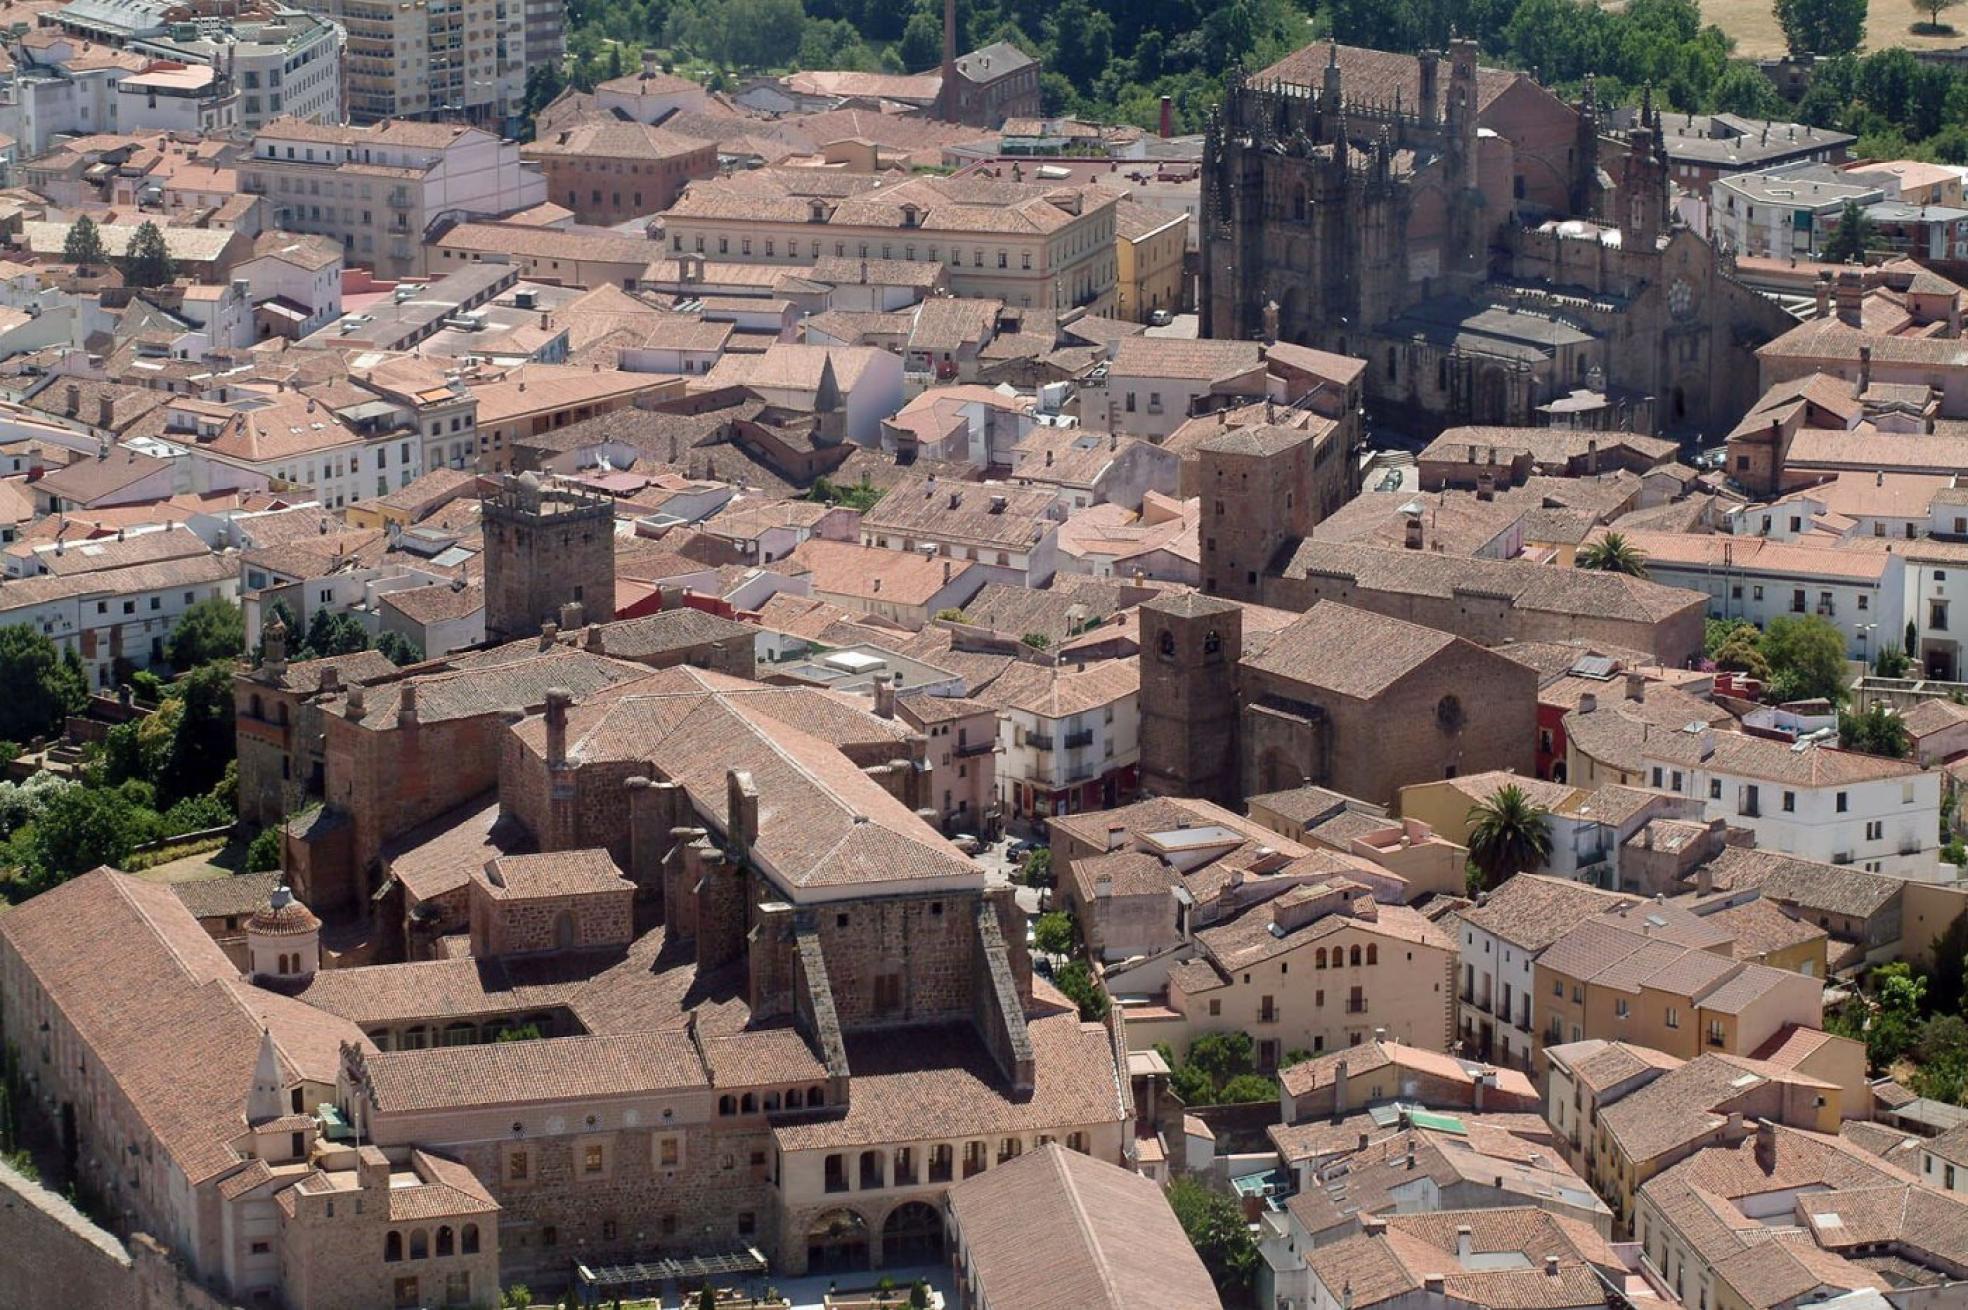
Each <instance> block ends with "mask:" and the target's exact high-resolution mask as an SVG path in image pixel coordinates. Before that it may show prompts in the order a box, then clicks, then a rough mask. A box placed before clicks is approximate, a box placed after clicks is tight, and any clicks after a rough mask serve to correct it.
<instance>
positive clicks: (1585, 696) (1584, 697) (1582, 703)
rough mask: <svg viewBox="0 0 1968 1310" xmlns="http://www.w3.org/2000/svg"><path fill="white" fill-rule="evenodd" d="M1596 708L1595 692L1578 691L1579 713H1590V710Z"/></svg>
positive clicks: (1596, 695) (1597, 705) (1597, 697)
mask: <svg viewBox="0 0 1968 1310" xmlns="http://www.w3.org/2000/svg"><path fill="white" fill-rule="evenodd" d="M1598 708H1599V696H1598V694H1597V693H1596V692H1590V691H1586V692H1580V693H1579V713H1580V714H1590V713H1592V711H1594V710H1596V709H1598Z"/></svg>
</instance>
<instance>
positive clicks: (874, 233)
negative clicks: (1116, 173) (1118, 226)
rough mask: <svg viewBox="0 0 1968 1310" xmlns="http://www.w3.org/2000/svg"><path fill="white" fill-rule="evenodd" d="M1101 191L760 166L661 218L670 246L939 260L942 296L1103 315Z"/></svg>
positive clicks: (1109, 302) (755, 257) (1108, 296)
mask: <svg viewBox="0 0 1968 1310" xmlns="http://www.w3.org/2000/svg"><path fill="white" fill-rule="evenodd" d="M1114 204H1115V196H1114V195H1113V194H1112V193H1109V192H1105V191H1101V190H1099V189H1097V188H1080V187H1070V186H1057V187H1048V186H1041V185H1036V184H1031V183H1023V182H1002V181H998V180H996V179H993V178H985V177H949V178H944V177H917V178H912V179H910V180H909V181H906V182H900V183H896V182H892V181H887V182H885V181H884V180H883V179H882V178H881V177H879V176H876V175H874V174H868V173H835V172H831V171H829V170H826V169H812V168H790V169H759V170H756V171H754V172H749V173H742V174H734V175H732V176H729V177H720V178H715V179H712V180H709V181H703V182H693V183H691V184H690V186H689V188H688V189H687V190H685V192H684V193H683V195H682V196H681V197H679V198H678V200H677V202H676V203H675V204H674V205H672V206H670V208H669V209H667V210H665V211H664V213H663V215H662V221H663V233H664V237H665V239H666V242H667V244H668V248H669V251H670V253H671V254H672V255H680V254H701V255H703V256H704V257H705V258H707V259H715V260H734V261H737V262H740V263H748V264H749V263H780V264H797V265H811V264H813V263H814V262H816V261H818V260H820V259H823V258H827V257H830V256H831V257H835V258H842V259H870V260H902V261H904V262H915V261H924V262H928V263H940V264H942V265H944V266H945V267H946V269H947V270H948V274H949V285H950V290H951V292H952V294H954V295H957V296H967V297H974V298H978V299H988V300H1002V301H1003V302H1004V303H1005V304H1006V305H1011V306H1023V307H1027V308H1039V309H1053V310H1061V311H1063V310H1067V309H1071V308H1073V307H1075V306H1085V307H1086V308H1087V310H1088V312H1089V313H1094V314H1105V313H1107V312H1109V311H1110V310H1111V309H1112V307H1113V304H1114V294H1115V291H1114V287H1115V279H1116V261H1117V258H1118V257H1117V256H1116V254H1115V252H1114Z"/></svg>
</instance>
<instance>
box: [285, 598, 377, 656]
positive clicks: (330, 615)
mask: <svg viewBox="0 0 1968 1310" xmlns="http://www.w3.org/2000/svg"><path fill="white" fill-rule="evenodd" d="M301 644H302V648H303V649H302V656H303V658H306V659H325V658H326V657H328V656H330V655H353V654H355V653H356V652H357V651H363V650H368V649H369V634H368V633H367V632H365V631H363V628H362V623H361V621H360V620H358V619H357V618H356V617H355V616H354V615H353V614H345V613H337V612H336V611H334V610H327V609H318V610H316V611H315V612H314V617H313V618H312V619H309V620H308V628H307V640H306V641H304V642H302V643H301Z"/></svg>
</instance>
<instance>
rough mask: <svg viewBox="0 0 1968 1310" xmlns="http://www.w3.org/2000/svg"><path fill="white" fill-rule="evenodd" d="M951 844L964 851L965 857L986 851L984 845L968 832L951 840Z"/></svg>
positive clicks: (959, 834)
mask: <svg viewBox="0 0 1968 1310" xmlns="http://www.w3.org/2000/svg"><path fill="white" fill-rule="evenodd" d="M950 844H951V845H952V846H954V847H956V848H957V849H958V850H960V851H962V852H963V853H964V854H965V855H975V854H977V852H979V851H981V850H983V849H984V843H983V842H981V841H979V840H977V838H975V837H973V836H971V835H970V834H969V833H967V832H960V833H958V834H957V835H956V836H954V837H952V838H950Z"/></svg>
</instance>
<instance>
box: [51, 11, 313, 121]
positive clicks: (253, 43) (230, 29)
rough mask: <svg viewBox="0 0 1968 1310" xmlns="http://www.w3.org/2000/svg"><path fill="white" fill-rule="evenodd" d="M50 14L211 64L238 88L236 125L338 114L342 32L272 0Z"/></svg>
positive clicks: (141, 49)
mask: <svg viewBox="0 0 1968 1310" xmlns="http://www.w3.org/2000/svg"><path fill="white" fill-rule="evenodd" d="M47 19H48V20H49V21H52V23H53V24H54V25H55V26H57V27H59V28H61V29H62V30H63V31H65V32H71V33H74V34H75V35H78V36H83V37H87V38H89V39H90V40H92V41H101V42H105V43H107V44H109V45H111V46H115V47H117V48H119V49H124V50H128V51H130V52H132V53H134V54H139V55H145V56H149V57H152V58H156V59H168V60H173V61H176V62H178V63H182V64H186V65H191V66H199V65H202V66H204V67H208V68H212V69H215V70H217V71H218V72H220V73H223V74H225V75H226V77H227V78H228V79H229V80H230V81H231V83H232V85H233V87H234V88H235V89H236V90H238V92H239V93H240V99H239V103H238V117H237V125H238V126H241V127H244V128H247V129H248V130H255V129H258V128H260V127H262V126H264V125H265V124H267V123H269V122H271V121H272V120H274V119H276V118H279V117H281V116H282V115H289V116H292V117H294V118H305V119H308V120H309V121H311V122H317V123H336V122H340V121H341V117H342V32H341V29H340V28H338V27H337V26H335V24H333V23H331V22H327V21H325V20H323V19H320V18H317V17H315V16H314V15H312V14H309V13H306V12H304V11H302V10H299V9H291V8H288V7H286V6H284V5H280V4H276V3H259V2H257V0H248V3H246V4H243V5H240V6H238V7H237V11H236V12H234V13H230V14H214V13H203V14H198V15H196V16H194V17H191V18H190V19H187V18H186V11H185V8H184V6H182V5H178V4H173V3H169V0H72V3H70V4H67V5H64V6H62V8H60V9H57V10H55V11H54V12H53V13H52V14H50V15H47Z"/></svg>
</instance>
